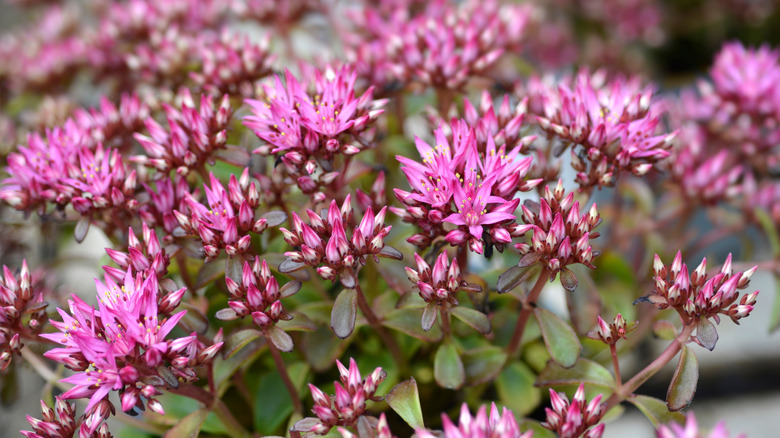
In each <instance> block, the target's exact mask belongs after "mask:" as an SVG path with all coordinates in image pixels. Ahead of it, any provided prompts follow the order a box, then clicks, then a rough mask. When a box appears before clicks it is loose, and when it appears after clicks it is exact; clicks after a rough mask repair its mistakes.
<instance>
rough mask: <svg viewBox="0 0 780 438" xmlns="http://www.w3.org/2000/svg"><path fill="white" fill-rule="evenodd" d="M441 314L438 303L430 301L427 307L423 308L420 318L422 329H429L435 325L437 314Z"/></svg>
mask: <svg viewBox="0 0 780 438" xmlns="http://www.w3.org/2000/svg"><path fill="white" fill-rule="evenodd" d="M438 314H439V306H437V305H436V303H429V304H428V305H427V306H425V309H423V313H422V318H421V319H420V321H421V325H422V329H423V330H424V331H426V332H427V331H429V330H430V329H431V327H433V324H434V323H435V322H436V315H438Z"/></svg>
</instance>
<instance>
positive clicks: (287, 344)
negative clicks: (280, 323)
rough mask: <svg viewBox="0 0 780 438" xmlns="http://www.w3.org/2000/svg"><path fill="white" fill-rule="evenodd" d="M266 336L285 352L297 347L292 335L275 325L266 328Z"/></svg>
mask: <svg viewBox="0 0 780 438" xmlns="http://www.w3.org/2000/svg"><path fill="white" fill-rule="evenodd" d="M265 336H266V339H267V340H268V342H271V343H272V344H274V346H275V347H276V348H278V349H279V350H281V351H284V352H285V353H289V352H291V351H293V347H295V345H294V344H293V340H292V338H291V337H290V335H288V334H287V332H285V331H284V330H282V329H280V328H279V327H277V326H275V325H272V326H270V327H268V328H267V329H266V330H265Z"/></svg>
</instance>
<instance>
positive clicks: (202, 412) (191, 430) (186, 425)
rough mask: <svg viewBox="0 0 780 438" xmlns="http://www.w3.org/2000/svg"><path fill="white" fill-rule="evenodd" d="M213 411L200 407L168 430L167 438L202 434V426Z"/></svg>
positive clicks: (183, 437)
mask: <svg viewBox="0 0 780 438" xmlns="http://www.w3.org/2000/svg"><path fill="white" fill-rule="evenodd" d="M209 412H211V410H210V409H206V408H200V409H198V410H197V411H195V412H193V413H191V414H189V415H187V416H186V417H184V418H182V420H181V421H179V422H177V423H176V425H175V426H173V427H172V428H171V429H170V430H168V432H165V435H164V436H165V437H166V438H188V437H192V438H195V437H197V436H198V435H199V434H200V428H201V426H202V425H203V422H204V421H206V416H207V415H208V414H209Z"/></svg>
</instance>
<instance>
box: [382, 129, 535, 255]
mask: <svg viewBox="0 0 780 438" xmlns="http://www.w3.org/2000/svg"><path fill="white" fill-rule="evenodd" d="M450 128H451V136H452V139H453V140H452V141H451V142H450V141H449V140H448V139H447V135H446V133H445V130H444V128H441V127H440V128H438V129H437V130H436V131H435V133H434V135H435V139H436V146H435V147H431V146H430V145H428V143H426V142H425V141H423V140H422V139H420V138H417V139H416V140H415V146H416V147H417V151H418V152H419V153H420V156H421V157H422V163H419V162H417V161H414V160H412V159H409V158H407V157H403V156H397V157H396V159H397V160H398V161H399V162H400V163H401V164H402V165H403V167H401V170H402V171H403V172H404V174H405V175H406V178H407V180H408V181H409V185H410V186H411V187H412V192H406V191H403V190H401V189H394V192H395V195H396V197H397V198H398V200H399V201H401V202H402V203H403V204H404V206H405V209H399V208H393V210H392V211H393V212H395V213H396V214H398V215H399V216H401V218H403V220H404V221H405V222H411V223H414V224H416V225H417V226H419V227H420V228H421V229H422V230H421V231H422V232H420V233H418V234H415V235H414V236H412V237H410V238H409V239H407V241H408V242H409V243H412V244H414V245H417V246H419V247H421V248H425V247H427V246H428V245H430V244H431V242H432V241H433V240H435V239H436V238H438V237H440V236H444V237H445V239H446V241H447V242H448V243H450V244H451V245H455V246H468V247H469V248H470V249H471V250H472V251H474V252H477V253H480V254H481V253H482V252H483V251H484V249H485V247H486V246H487V247H490V248H492V247H493V246H494V245H495V246H496V248H498V249H499V250H502V249H503V247H504V246H505V245H506V244H507V243H510V242H511V241H512V238H513V237H515V236H518V235H519V234H517V224H516V223H515V220H516V217H515V214H514V212H515V210H516V209H517V206H518V205H519V203H520V200H519V199H517V198H514V196H515V194H517V193H518V192H519V191H529V190H531V189H533V188H534V187H535V186H536V185H538V184H539V183H540V182H541V181H540V180H525V179H524V177H525V175H526V173H528V170H529V169H530V167H531V162H532V158H530V157H528V158H523V159H520V158H519V157H518V154H519V152H520V149H521V145H518V146H515V147H513V148H511V149H509V150H507V146H506V145H502V146H500V147H498V146H496V143H495V141H494V140H493V137H492V136H488V137H487V142H486V148H485V150H484V151H482V152H480V150H479V149H478V142H477V139H476V133H475V131H474V129H473V128H471V127H469V126H468V125H467V124H466V122H465V121H463V120H460V121H454V122H453V124H452V126H451V127H450ZM445 222H446V223H448V224H453V225H455V226H456V228H455V229H454V230H452V231H449V232H448V231H447V228H445V226H448V227H449V225H447V224H445Z"/></svg>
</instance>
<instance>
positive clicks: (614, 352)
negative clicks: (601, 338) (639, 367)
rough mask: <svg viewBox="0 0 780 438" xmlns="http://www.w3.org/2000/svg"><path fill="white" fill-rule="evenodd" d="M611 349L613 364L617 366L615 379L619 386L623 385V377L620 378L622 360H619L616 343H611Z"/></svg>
mask: <svg viewBox="0 0 780 438" xmlns="http://www.w3.org/2000/svg"><path fill="white" fill-rule="evenodd" d="M609 351H610V353H612V366H613V367H614V368H615V381H616V382H617V386H618V388H620V386H622V385H623V379H621V378H620V362H618V355H617V347H616V346H615V344H610V346H609Z"/></svg>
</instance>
